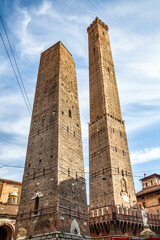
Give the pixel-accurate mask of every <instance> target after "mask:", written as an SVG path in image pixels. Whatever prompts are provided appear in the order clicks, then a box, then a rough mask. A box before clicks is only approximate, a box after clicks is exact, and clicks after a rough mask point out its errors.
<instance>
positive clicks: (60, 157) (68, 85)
mask: <svg viewBox="0 0 160 240" xmlns="http://www.w3.org/2000/svg"><path fill="white" fill-rule="evenodd" d="M74 219H76V221H77V223H78V224H79V227H80V230H81V233H82V234H86V235H87V234H88V233H89V232H88V231H89V228H88V214H87V203H86V184H85V174H84V161H83V151H82V138H81V124H80V113H79V102H78V91H77V80H76V71H75V63H74V61H73V58H72V55H71V54H70V53H69V51H68V50H67V49H66V48H65V47H64V45H63V44H62V43H61V42H58V43H57V44H55V45H53V46H52V47H51V48H49V49H47V50H46V51H45V52H43V53H42V54H41V60H40V65H39V72H38V79H37V86H36V93H35V100H34V107H33V113H32V120H31V127H30V134H29V140H28V148H27V156H26V162H25V170H24V176H23V183H22V195H21V202H20V206H19V212H18V216H17V224H16V235H17V234H18V231H19V229H23V230H26V231H27V236H29V235H32V236H34V235H37V234H42V233H46V232H47V233H48V232H54V231H56V230H58V231H62V230H63V231H64V232H70V227H71V223H72V221H73V220H74Z"/></svg>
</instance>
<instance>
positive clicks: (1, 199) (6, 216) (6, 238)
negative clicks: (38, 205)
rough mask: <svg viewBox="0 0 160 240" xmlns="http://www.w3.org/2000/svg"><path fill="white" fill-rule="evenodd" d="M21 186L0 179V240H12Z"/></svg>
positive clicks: (17, 183) (15, 182)
mask: <svg viewBox="0 0 160 240" xmlns="http://www.w3.org/2000/svg"><path fill="white" fill-rule="evenodd" d="M21 185H22V184H21V182H17V181H12V180H8V179H0V240H10V239H12V238H13V234H14V229H15V223H16V216H17V212H18V205H19V201H20V196H21Z"/></svg>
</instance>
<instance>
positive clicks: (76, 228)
mask: <svg viewBox="0 0 160 240" xmlns="http://www.w3.org/2000/svg"><path fill="white" fill-rule="evenodd" d="M70 233H72V234H80V228H79V225H78V223H77V221H76V219H74V220H73V221H72V223H71V228H70Z"/></svg>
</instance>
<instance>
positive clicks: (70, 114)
mask: <svg viewBox="0 0 160 240" xmlns="http://www.w3.org/2000/svg"><path fill="white" fill-rule="evenodd" d="M68 114H69V117H70V118H72V112H71V110H70V109H69V111H68Z"/></svg>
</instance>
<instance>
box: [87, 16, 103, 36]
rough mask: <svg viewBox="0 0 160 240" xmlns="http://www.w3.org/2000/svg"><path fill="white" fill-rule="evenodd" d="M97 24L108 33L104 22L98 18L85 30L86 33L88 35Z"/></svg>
mask: <svg viewBox="0 0 160 240" xmlns="http://www.w3.org/2000/svg"><path fill="white" fill-rule="evenodd" d="M98 23H99V24H101V25H102V26H103V27H104V28H106V30H107V31H108V26H107V25H106V24H105V23H104V22H102V20H100V19H99V18H98V17H96V18H95V20H94V21H93V22H92V23H91V24H90V26H89V27H88V28H87V32H88V33H89V31H90V30H91V29H92V28H93V27H94V26H95V25H96V24H98Z"/></svg>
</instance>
